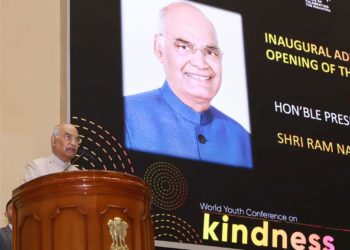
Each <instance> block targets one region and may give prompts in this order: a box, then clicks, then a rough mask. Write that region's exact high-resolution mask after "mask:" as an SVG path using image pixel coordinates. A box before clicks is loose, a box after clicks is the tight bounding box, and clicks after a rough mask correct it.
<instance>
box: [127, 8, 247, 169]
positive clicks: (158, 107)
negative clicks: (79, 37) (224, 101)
mask: <svg viewBox="0 0 350 250" xmlns="http://www.w3.org/2000/svg"><path fill="white" fill-rule="evenodd" d="M154 52H155V55H156V57H157V58H158V60H159V62H160V63H162V64H163V68H164V72H165V75H166V80H165V82H164V84H163V86H162V87H161V88H159V89H156V90H153V91H149V92H145V93H141V94H136V95H131V96H126V97H125V103H124V105H125V144H126V147H127V148H129V149H131V150H135V151H142V152H148V153H154V154H161V155H167V156H173V157H179V158H186V159H193V160H200V161H206V162H211V163H217V164H223V165H229V166H238V167H246V168H251V167H252V159H251V144H250V134H249V133H248V132H247V131H246V130H245V129H244V128H243V127H242V126H241V125H240V124H238V123H237V122H236V121H234V120H233V119H232V118H230V117H228V116H227V115H225V114H224V113H222V112H220V111H219V110H217V109H216V108H214V107H213V106H211V100H212V99H213V98H214V97H215V96H216V94H217V93H218V91H219V89H220V85H221V78H222V57H223V52H222V51H221V50H220V48H219V45H218V40H217V36H216V30H215V28H214V26H213V24H212V23H211V22H210V21H209V19H208V18H207V17H206V16H205V15H204V14H203V13H202V12H201V11H200V10H199V9H198V8H196V7H194V6H193V5H191V4H189V3H184V2H179V3H172V4H169V5H167V6H166V7H164V8H163V9H162V10H161V11H160V31H159V33H157V34H155V37H154Z"/></svg>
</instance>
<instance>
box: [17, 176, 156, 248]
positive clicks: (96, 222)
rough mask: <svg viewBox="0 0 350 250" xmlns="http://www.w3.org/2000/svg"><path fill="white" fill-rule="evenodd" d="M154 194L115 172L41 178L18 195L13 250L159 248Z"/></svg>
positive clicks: (33, 181) (132, 178)
mask: <svg viewBox="0 0 350 250" xmlns="http://www.w3.org/2000/svg"><path fill="white" fill-rule="evenodd" d="M150 200H151V193H150V189H149V187H148V185H147V184H146V183H145V182H144V181H143V180H142V179H140V178H138V177H136V176H133V175H129V174H124V173H118V172H112V171H95V170H94V171H90V170H88V171H74V172H63V173H56V174H50V175H46V176H42V177H40V178H37V179H35V180H32V181H29V182H27V183H25V184H23V185H21V186H20V187H18V188H17V189H15V190H14V191H13V207H14V210H13V249H14V250H125V249H128V250H154V248H155V247H154V235H153V225H152V219H151V212H150V202H151V201H150Z"/></svg>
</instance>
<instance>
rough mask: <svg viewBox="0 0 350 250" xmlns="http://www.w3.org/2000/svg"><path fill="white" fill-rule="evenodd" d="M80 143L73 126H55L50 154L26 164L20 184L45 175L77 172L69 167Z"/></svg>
mask: <svg viewBox="0 0 350 250" xmlns="http://www.w3.org/2000/svg"><path fill="white" fill-rule="evenodd" d="M80 143H81V138H80V137H79V133H78V130H77V129H76V127H75V126H73V125H72V124H68V123H63V124H59V125H57V126H55V127H54V129H53V131H52V136H51V148H52V154H51V155H49V156H48V157H46V158H39V159H36V160H33V161H30V162H29V163H27V165H26V166H25V173H24V175H23V177H22V180H21V183H22V184H23V183H25V182H27V181H30V180H32V179H35V178H38V177H40V176H43V175H47V174H52V173H58V172H63V171H72V170H78V168H76V167H74V166H73V165H71V160H72V159H73V158H74V156H75V155H76V154H77V151H78V148H79V145H80Z"/></svg>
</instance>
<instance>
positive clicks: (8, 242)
mask: <svg viewBox="0 0 350 250" xmlns="http://www.w3.org/2000/svg"><path fill="white" fill-rule="evenodd" d="M0 249H1V250H12V230H11V228H10V227H9V226H6V227H3V228H0Z"/></svg>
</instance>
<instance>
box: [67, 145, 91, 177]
mask: <svg viewBox="0 0 350 250" xmlns="http://www.w3.org/2000/svg"><path fill="white" fill-rule="evenodd" d="M79 150H80V151H81V154H80V155H79V156H78V157H76V158H75V159H74V160H73V161H71V162H70V164H69V165H68V166H67V167H66V168H65V169H64V170H63V171H62V172H66V171H67V170H68V169H69V168H70V167H72V166H74V167H76V168H77V169H79V170H85V168H82V169H80V168H81V167H80V166H79V165H73V164H74V163H76V162H77V161H78V160H79V159H80V158H81V157H83V156H84V155H85V154H87V153H86V151H85V150H84V149H82V148H79V149H78V151H79Z"/></svg>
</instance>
